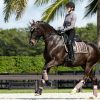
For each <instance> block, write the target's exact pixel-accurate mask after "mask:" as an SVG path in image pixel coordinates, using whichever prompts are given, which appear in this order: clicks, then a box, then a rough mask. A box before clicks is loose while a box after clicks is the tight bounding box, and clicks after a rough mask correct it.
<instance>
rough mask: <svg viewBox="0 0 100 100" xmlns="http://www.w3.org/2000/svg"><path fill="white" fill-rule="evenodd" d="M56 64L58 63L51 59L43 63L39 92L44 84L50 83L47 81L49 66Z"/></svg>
mask: <svg viewBox="0 0 100 100" xmlns="http://www.w3.org/2000/svg"><path fill="white" fill-rule="evenodd" d="M56 65H58V62H56V61H55V60H51V61H50V62H49V63H47V64H46V65H45V67H44V70H43V74H42V79H41V81H40V85H39V89H38V93H39V94H42V90H43V87H44V85H45V84H47V85H50V82H49V81H48V73H49V70H50V68H51V67H52V66H56Z"/></svg>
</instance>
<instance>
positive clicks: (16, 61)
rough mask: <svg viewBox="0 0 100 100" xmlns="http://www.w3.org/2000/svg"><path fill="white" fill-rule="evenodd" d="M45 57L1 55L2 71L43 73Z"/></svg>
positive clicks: (0, 69) (0, 67)
mask: <svg viewBox="0 0 100 100" xmlns="http://www.w3.org/2000/svg"><path fill="white" fill-rule="evenodd" d="M43 65H44V61H43V57H42V56H41V55H40V56H36V57H32V56H0V73H41V71H42V69H43Z"/></svg>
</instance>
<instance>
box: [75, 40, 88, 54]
mask: <svg viewBox="0 0 100 100" xmlns="http://www.w3.org/2000/svg"><path fill="white" fill-rule="evenodd" d="M73 50H74V52H75V53H88V49H87V44H86V43H85V42H76V41H75V45H74V46H73Z"/></svg>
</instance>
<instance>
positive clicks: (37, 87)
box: [35, 80, 39, 93]
mask: <svg viewBox="0 0 100 100" xmlns="http://www.w3.org/2000/svg"><path fill="white" fill-rule="evenodd" d="M38 89H39V80H35V93H37V90H38Z"/></svg>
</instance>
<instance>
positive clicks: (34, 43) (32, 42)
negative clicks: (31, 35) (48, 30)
mask: <svg viewBox="0 0 100 100" xmlns="http://www.w3.org/2000/svg"><path fill="white" fill-rule="evenodd" d="M36 43H37V41H36V40H35V39H30V40H29V44H31V45H33V46H35V45H36Z"/></svg>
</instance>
